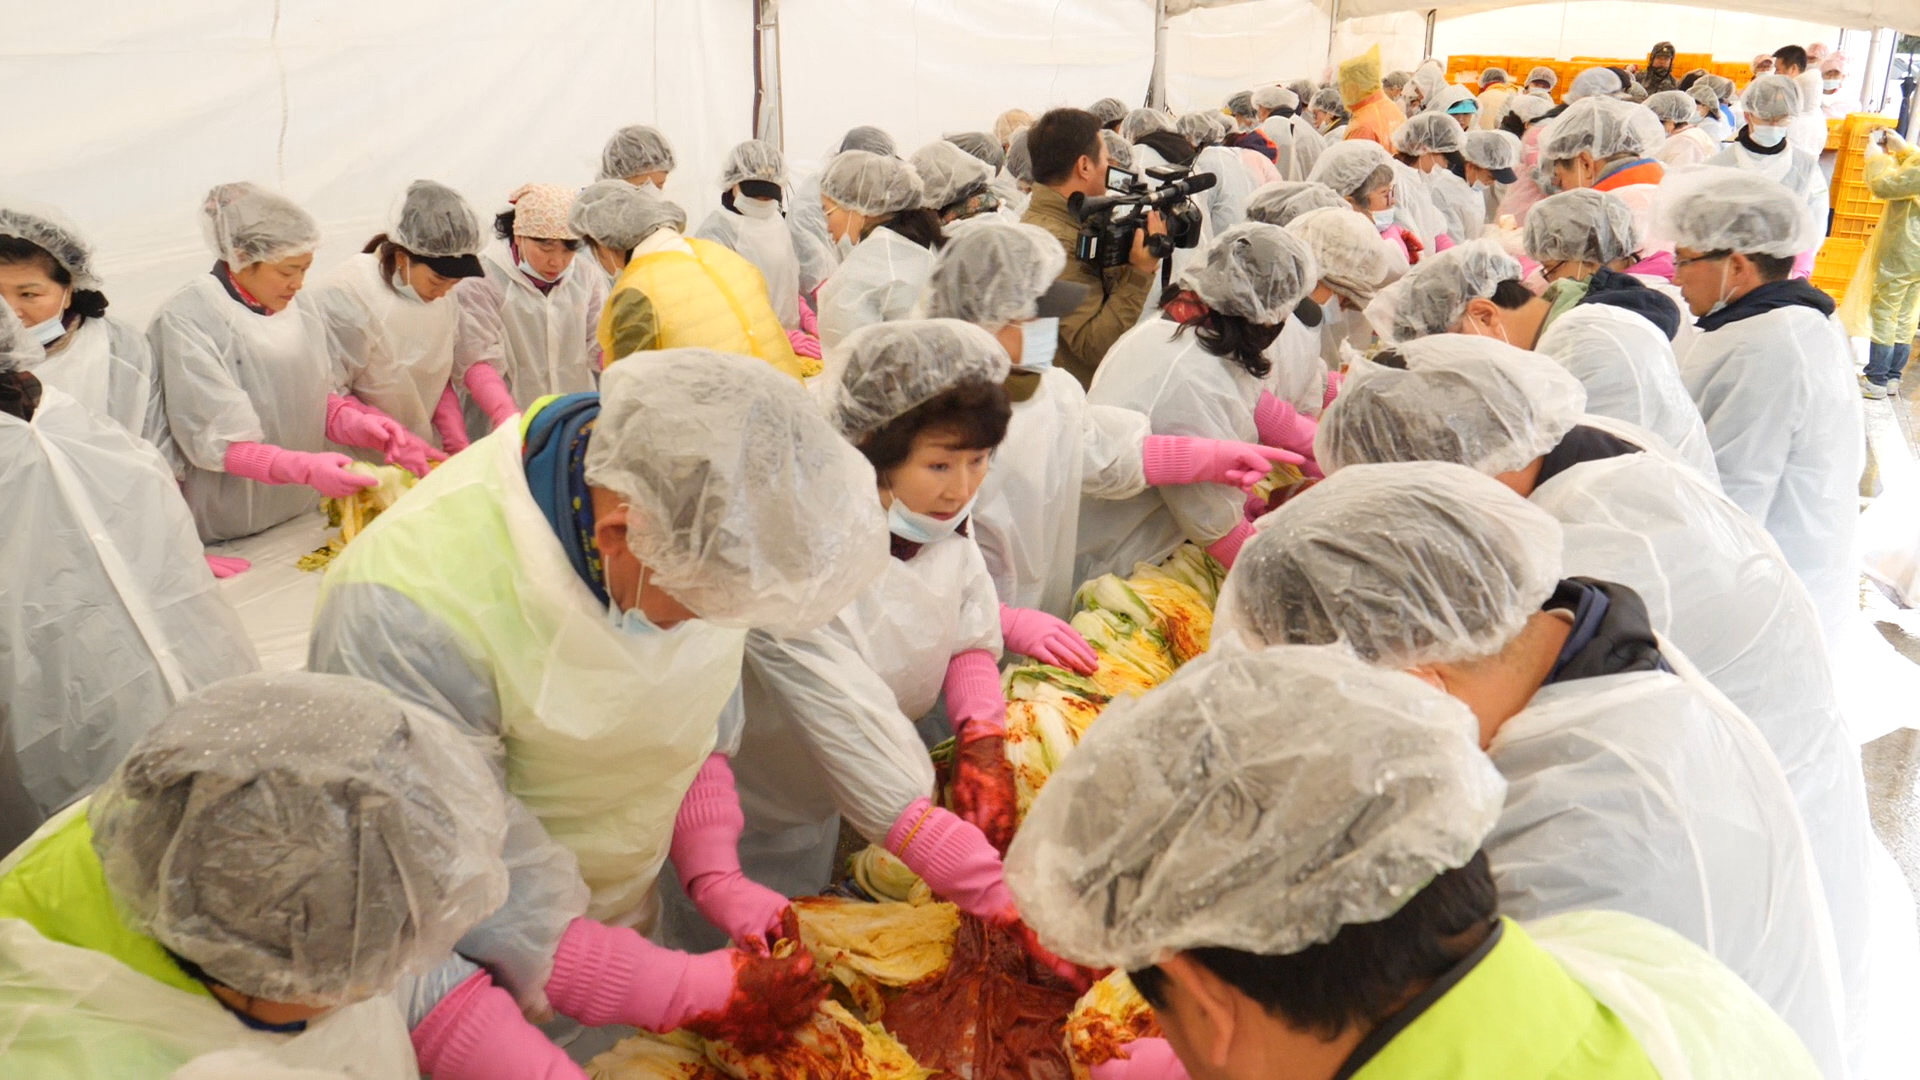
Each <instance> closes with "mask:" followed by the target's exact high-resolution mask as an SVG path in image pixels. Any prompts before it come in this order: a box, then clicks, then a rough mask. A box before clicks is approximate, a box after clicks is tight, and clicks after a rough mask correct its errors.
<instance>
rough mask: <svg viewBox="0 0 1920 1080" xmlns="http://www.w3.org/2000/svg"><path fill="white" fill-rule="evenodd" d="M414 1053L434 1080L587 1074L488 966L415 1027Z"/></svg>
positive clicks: (559, 1079) (560, 1079) (537, 1079)
mask: <svg viewBox="0 0 1920 1080" xmlns="http://www.w3.org/2000/svg"><path fill="white" fill-rule="evenodd" d="M413 1055H414V1057H416V1058H418V1059H419V1063H420V1071H421V1072H422V1073H431V1074H433V1080H586V1076H587V1074H586V1073H585V1072H584V1071H583V1070H582V1069H581V1068H580V1066H578V1065H575V1064H574V1063H573V1062H572V1061H570V1060H568V1058H567V1053H566V1051H564V1050H562V1049H560V1048H559V1047H557V1046H555V1045H553V1043H551V1042H549V1041H547V1037H546V1036H545V1035H543V1034H541V1032H540V1029H539V1028H537V1027H534V1026H533V1025H532V1024H530V1023H528V1022H527V1020H526V1018H525V1017H523V1016H521V1015H520V1006H518V1005H515V1004H514V1003H513V997H512V996H511V995H509V994H508V993H507V992H506V991H505V990H502V989H500V988H499V987H497V986H495V985H493V979H492V978H491V977H489V976H488V975H487V973H486V972H484V971H483V972H480V973H479V974H477V975H475V976H473V977H472V978H470V979H468V980H467V981H466V982H463V983H461V984H460V985H459V986H456V987H454V988H453V993H451V994H448V995H447V996H446V997H444V998H441V999H440V1004H438V1005H435V1006H434V1007H433V1011H432V1012H430V1013H428V1014H427V1018H426V1019H424V1020H422V1021H420V1026H418V1027H416V1028H414V1029H413Z"/></svg>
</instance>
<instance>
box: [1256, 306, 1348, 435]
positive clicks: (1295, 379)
mask: <svg viewBox="0 0 1920 1080" xmlns="http://www.w3.org/2000/svg"><path fill="white" fill-rule="evenodd" d="M1325 310H1328V314H1329V315H1331V314H1332V312H1331V310H1330V309H1325ZM1334 329H1335V328H1334V327H1332V326H1330V325H1328V324H1327V323H1325V322H1323V323H1321V324H1320V325H1319V326H1308V325H1307V324H1306V323H1304V322H1301V321H1300V320H1299V319H1288V320H1287V324H1286V325H1285V326H1283V327H1281V328H1280V336H1279V337H1277V338H1274V339H1273V344H1272V345H1269V346H1267V361H1268V362H1269V363H1271V364H1272V365H1273V371H1272V372H1271V373H1270V374H1268V375H1267V378H1266V389H1267V392H1268V393H1270V394H1272V395H1273V396H1274V397H1277V398H1279V399H1280V400H1282V401H1284V402H1287V403H1288V404H1290V405H1292V406H1293V407H1294V409H1295V410H1296V411H1298V412H1300V413H1301V414H1302V415H1304V416H1311V417H1313V418H1314V419H1316V420H1317V419H1319V418H1320V414H1321V413H1322V412H1323V411H1325V409H1326V403H1327V372H1328V371H1329V370H1331V369H1330V368H1328V366H1327V362H1326V359H1325V357H1326V345H1325V335H1326V332H1327V331H1329V330H1334Z"/></svg>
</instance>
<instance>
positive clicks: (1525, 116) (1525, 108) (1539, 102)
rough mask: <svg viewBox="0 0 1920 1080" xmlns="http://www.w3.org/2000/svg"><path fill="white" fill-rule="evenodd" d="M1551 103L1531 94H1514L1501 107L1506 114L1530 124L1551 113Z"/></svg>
mask: <svg viewBox="0 0 1920 1080" xmlns="http://www.w3.org/2000/svg"><path fill="white" fill-rule="evenodd" d="M1553 107H1554V106H1553V102H1552V101H1550V100H1548V99H1546V98H1541V97H1534V96H1533V95H1532V94H1514V95H1513V96H1511V97H1509V98H1507V103H1506V104H1505V105H1504V106H1502V108H1504V109H1505V110H1506V111H1507V112H1508V113H1511V114H1512V115H1514V116H1517V117H1519V118H1520V119H1522V120H1525V121H1526V122H1527V123H1529V124H1532V123H1534V122H1536V121H1538V120H1539V119H1540V118H1541V117H1543V116H1545V115H1547V114H1548V113H1550V112H1552V111H1553Z"/></svg>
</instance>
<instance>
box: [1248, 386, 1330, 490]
mask: <svg viewBox="0 0 1920 1080" xmlns="http://www.w3.org/2000/svg"><path fill="white" fill-rule="evenodd" d="M1253 426H1254V427H1255V428H1256V429H1258V430H1259V432H1260V441H1261V442H1263V443H1265V444H1267V445H1268V446H1277V447H1279V448H1280V449H1282V450H1291V451H1293V452H1294V453H1296V454H1299V455H1301V457H1302V458H1303V459H1304V463H1303V464H1302V465H1301V466H1300V471H1301V472H1303V473H1306V474H1307V475H1308V476H1311V477H1313V478H1314V479H1316V480H1318V479H1321V478H1323V477H1324V476H1326V474H1325V473H1323V472H1321V471H1320V466H1319V464H1317V463H1316V462H1315V461H1314V459H1313V437H1314V435H1315V434H1316V433H1318V432H1319V430H1320V425H1319V423H1318V422H1317V421H1315V420H1314V419H1313V417H1311V416H1301V415H1300V411H1299V410H1298V409H1295V408H1294V407H1293V403H1292V402H1290V401H1282V400H1281V399H1279V398H1277V397H1274V396H1273V395H1272V394H1270V393H1267V392H1265V391H1262V392H1261V394H1260V402H1259V404H1257V405H1255V406H1254V407H1253Z"/></svg>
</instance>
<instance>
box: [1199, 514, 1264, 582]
mask: <svg viewBox="0 0 1920 1080" xmlns="http://www.w3.org/2000/svg"><path fill="white" fill-rule="evenodd" d="M1251 539H1253V522H1251V521H1247V520H1245V519H1244V518H1243V519H1242V520H1241V521H1240V522H1239V523H1238V524H1236V525H1235V526H1234V527H1233V531H1232V532H1230V533H1228V534H1227V535H1225V536H1223V537H1221V538H1220V539H1218V540H1215V541H1214V542H1213V543H1211V544H1208V545H1207V554H1209V555H1211V556H1213V557H1214V558H1216V559H1218V560H1220V565H1221V566H1224V567H1226V568H1227V569H1229V570H1231V569H1233V560H1235V559H1237V558H1239V557H1240V545H1242V544H1244V543H1246V542H1247V541H1248V540H1251Z"/></svg>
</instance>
